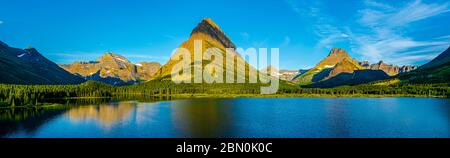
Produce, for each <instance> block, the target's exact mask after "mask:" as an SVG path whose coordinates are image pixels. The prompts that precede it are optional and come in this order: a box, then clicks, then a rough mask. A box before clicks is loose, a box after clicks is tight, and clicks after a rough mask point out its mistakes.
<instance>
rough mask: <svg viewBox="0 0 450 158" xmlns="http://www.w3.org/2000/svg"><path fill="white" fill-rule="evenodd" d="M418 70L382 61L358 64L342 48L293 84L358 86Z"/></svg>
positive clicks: (296, 79)
mask: <svg viewBox="0 0 450 158" xmlns="http://www.w3.org/2000/svg"><path fill="white" fill-rule="evenodd" d="M415 69H417V67H416V66H402V67H399V66H394V65H388V64H385V63H384V62H383V61H380V62H378V63H376V64H370V63H369V62H367V61H363V62H358V60H356V59H354V58H351V57H350V55H349V54H348V53H347V51H345V50H344V49H342V48H333V49H332V50H331V51H330V53H329V54H328V56H327V57H326V58H325V59H323V60H322V61H320V62H319V63H318V64H317V65H316V66H315V67H314V68H312V69H310V70H309V71H307V72H305V73H303V74H300V75H298V76H297V77H295V78H294V79H293V80H292V82H295V83H298V84H300V85H304V87H335V86H341V85H356V84H363V83H369V82H372V81H377V80H384V79H388V78H390V77H391V76H396V75H398V74H400V73H406V72H409V71H412V70H415Z"/></svg>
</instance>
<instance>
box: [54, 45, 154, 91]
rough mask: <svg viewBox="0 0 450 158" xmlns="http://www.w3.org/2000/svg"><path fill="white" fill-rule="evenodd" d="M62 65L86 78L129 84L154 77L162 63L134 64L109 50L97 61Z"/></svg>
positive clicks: (115, 83) (113, 83)
mask: <svg viewBox="0 0 450 158" xmlns="http://www.w3.org/2000/svg"><path fill="white" fill-rule="evenodd" d="M60 66H61V67H62V68H64V69H65V70H67V71H69V72H71V73H73V74H76V75H77V76H80V77H82V78H84V79H86V80H95V81H100V82H103V83H108V84H112V85H127V84H135V83H139V82H142V81H148V80H151V79H153V78H154V77H155V75H156V73H157V72H158V70H159V68H160V67H161V64H159V63H157V62H140V63H136V64H133V63H131V62H130V61H129V60H128V59H127V58H125V57H124V56H122V55H118V54H114V53H111V52H107V53H105V54H104V55H103V56H101V57H99V58H98V59H97V60H96V61H89V62H74V63H72V64H61V65H60Z"/></svg>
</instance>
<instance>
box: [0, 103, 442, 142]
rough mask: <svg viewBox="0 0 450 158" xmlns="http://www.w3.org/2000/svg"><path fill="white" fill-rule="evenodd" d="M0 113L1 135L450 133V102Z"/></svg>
mask: <svg viewBox="0 0 450 158" xmlns="http://www.w3.org/2000/svg"><path fill="white" fill-rule="evenodd" d="M66 102H67V103H66V105H68V106H64V108H56V109H22V110H18V109H14V110H9V111H8V110H2V111H1V112H0V137H25V138H26V137H43V138H53V137H57V138H58V137H63V138H84V137H88V138H160V137H162V138H210V137H212V138H216V137H219V138H222V137H226V138H234V137H237V138H240V137H244V138H279V137H281V138H321V137H325V138H341V137H344V138H353V137H357V138H366V137H383V138H384V137H388V138H392V137H394V138H395V137H408V138H409V137H421V138H422V137H426V138H429V137H450V127H449V126H450V100H448V99H438V98H235V99H184V100H166V101H158V99H148V100H141V101H134V100H130V101H123V100H122V101H120V100H97V101H92V100H91V101H86V100H84V101H83V100H72V101H66Z"/></svg>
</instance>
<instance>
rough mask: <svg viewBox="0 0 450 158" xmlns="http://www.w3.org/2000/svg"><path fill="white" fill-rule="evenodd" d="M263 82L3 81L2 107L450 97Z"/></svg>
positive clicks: (414, 88)
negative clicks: (272, 88) (102, 101)
mask: <svg viewBox="0 0 450 158" xmlns="http://www.w3.org/2000/svg"><path fill="white" fill-rule="evenodd" d="M261 86H265V85H263V84H258V83H257V84H175V83H173V82H170V81H150V82H147V83H144V84H139V85H131V86H119V87H115V86H111V85H107V84H103V83H99V82H95V81H88V82H85V83H83V84H79V85H8V84H0V107H18V106H26V107H33V106H40V105H43V104H45V103H46V100H48V99H68V98H111V97H117V96H120V97H127V98H133V97H140V98H145V97H155V96H177V97H202V96H203V97H215V98H221V97H391V96H408V97H443V98H445V97H447V98H448V97H450V84H448V83H434V84H392V85H379V84H364V85H358V86H341V87H336V88H301V87H299V86H296V85H291V84H289V83H287V82H281V83H280V88H279V90H278V92H277V93H276V94H272V95H261V94H260V87H261Z"/></svg>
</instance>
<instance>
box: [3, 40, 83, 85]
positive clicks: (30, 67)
mask: <svg viewBox="0 0 450 158" xmlns="http://www.w3.org/2000/svg"><path fill="white" fill-rule="evenodd" d="M0 70H1V71H0V83H7V84H40V85H42V84H46V85H55V84H79V83H82V82H84V79H82V78H80V77H78V76H75V75H73V74H71V73H69V72H67V71H65V70H64V69H62V68H60V67H59V66H58V65H57V64H55V63H53V62H52V61H50V60H48V59H47V58H45V57H44V56H42V55H41V54H40V53H39V52H38V51H37V50H36V49H35V48H32V47H29V48H27V49H18V48H13V47H9V46H8V45H7V44H6V43H3V42H2V41H0Z"/></svg>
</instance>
